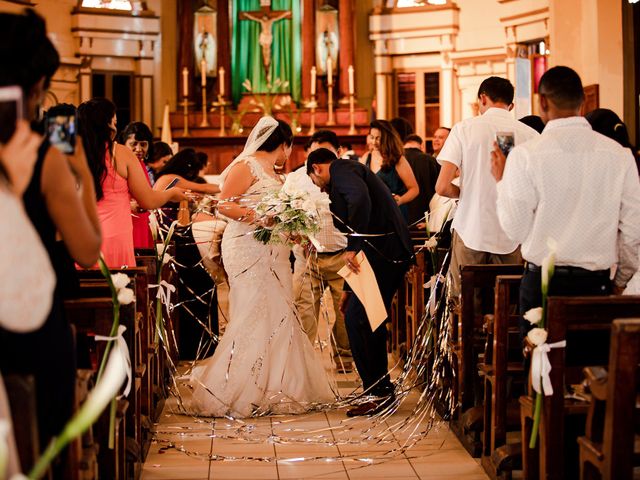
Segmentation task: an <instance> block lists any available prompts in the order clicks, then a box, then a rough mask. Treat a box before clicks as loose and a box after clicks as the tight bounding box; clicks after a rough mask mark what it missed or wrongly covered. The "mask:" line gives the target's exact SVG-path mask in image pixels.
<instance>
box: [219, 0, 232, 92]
mask: <svg viewBox="0 0 640 480" xmlns="http://www.w3.org/2000/svg"><path fill="white" fill-rule="evenodd" d="M216 18H217V24H218V25H217V29H218V68H220V67H222V68H224V92H225V97H226V98H227V99H228V98H231V35H230V23H231V22H230V21H229V2H228V0H218V16H217V17H216ZM221 40H222V41H221ZM218 81H219V79H218ZM218 88H220V87H219V86H218ZM218 91H219V90H218V89H216V94H217V93H218Z"/></svg>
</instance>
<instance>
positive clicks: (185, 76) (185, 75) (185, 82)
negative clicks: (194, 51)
mask: <svg viewBox="0 0 640 480" xmlns="http://www.w3.org/2000/svg"><path fill="white" fill-rule="evenodd" d="M182 96H183V97H188V96H189V69H188V68H187V67H184V68H183V69H182Z"/></svg>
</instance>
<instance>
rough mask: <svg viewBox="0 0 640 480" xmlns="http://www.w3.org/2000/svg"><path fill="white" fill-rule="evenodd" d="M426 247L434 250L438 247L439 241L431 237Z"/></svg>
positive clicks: (425, 243)
mask: <svg viewBox="0 0 640 480" xmlns="http://www.w3.org/2000/svg"><path fill="white" fill-rule="evenodd" d="M424 246H425V247H426V248H427V249H429V250H433V249H435V248H436V247H437V246H438V240H437V239H436V237H431V238H429V239H428V240H427V241H425V242H424Z"/></svg>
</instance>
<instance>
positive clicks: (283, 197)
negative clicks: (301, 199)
mask: <svg viewBox="0 0 640 480" xmlns="http://www.w3.org/2000/svg"><path fill="white" fill-rule="evenodd" d="M278 198H279V199H280V200H289V195H287V194H286V192H284V191H282V190H280V192H279V193H278Z"/></svg>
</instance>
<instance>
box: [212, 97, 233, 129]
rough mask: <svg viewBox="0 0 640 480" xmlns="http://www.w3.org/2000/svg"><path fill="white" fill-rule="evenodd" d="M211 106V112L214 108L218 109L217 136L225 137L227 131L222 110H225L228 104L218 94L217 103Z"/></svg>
mask: <svg viewBox="0 0 640 480" xmlns="http://www.w3.org/2000/svg"><path fill="white" fill-rule="evenodd" d="M211 105H212V106H213V108H212V109H211V111H212V112H213V111H214V110H215V109H216V108H219V109H220V131H219V132H218V136H220V137H226V136H227V130H226V126H225V120H224V110H225V107H226V106H227V105H229V103H227V101H226V100H225V99H224V95H220V94H218V101H217V102H213V103H212V104H211Z"/></svg>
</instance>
